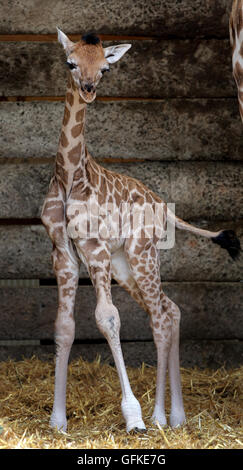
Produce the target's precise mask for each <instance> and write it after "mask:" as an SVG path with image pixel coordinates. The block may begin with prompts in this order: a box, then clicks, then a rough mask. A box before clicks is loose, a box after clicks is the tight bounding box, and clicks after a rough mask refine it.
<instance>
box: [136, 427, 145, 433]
mask: <svg viewBox="0 0 243 470" xmlns="http://www.w3.org/2000/svg"><path fill="white" fill-rule="evenodd" d="M133 431H134V432H135V433H136V434H144V433H145V432H147V429H146V428H138V427H136V428H134V429H133Z"/></svg>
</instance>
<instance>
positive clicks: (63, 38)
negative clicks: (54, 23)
mask: <svg viewBox="0 0 243 470" xmlns="http://www.w3.org/2000/svg"><path fill="white" fill-rule="evenodd" d="M57 34H58V41H59V42H60V43H61V44H62V46H63V48H64V50H65V52H66V54H67V55H69V54H70V52H71V49H72V47H73V45H74V42H72V41H70V39H68V37H67V36H66V34H64V33H63V32H62V31H61V30H60V29H59V28H57Z"/></svg>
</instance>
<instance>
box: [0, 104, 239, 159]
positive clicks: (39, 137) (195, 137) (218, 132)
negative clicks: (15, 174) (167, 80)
mask: <svg viewBox="0 0 243 470" xmlns="http://www.w3.org/2000/svg"><path fill="white" fill-rule="evenodd" d="M63 112H64V104H63V103H62V102H49V103H48V102H38V101H37V102H26V103H23V102H20V103H2V104H1V118H2V132H1V140H0V144H1V145H0V155H1V157H4V158H5V157H9V158H11V157H14V158H18V157H21V158H27V157H38V158H47V157H52V156H54V155H55V154H56V151H57V145H58V140H59V134H60V128H61V123H62V117H63ZM86 142H87V146H88V149H89V151H90V152H91V154H92V155H93V156H94V157H95V158H123V159H131V158H136V159H146V160H166V161H172V160H174V161H175V160H203V161H205V160H241V159H242V155H243V140H242V124H241V121H240V118H239V111H238V104H237V101H236V100H235V99H215V100H214V99H195V100H194V99H192V100H191V99H188V100H184V99H175V100H162V101H156V102H154V101H148V102H146V101H141V100H138V101H137V100H133V101H113V102H98V101H97V102H95V103H93V104H92V105H89V107H88V111H87V125H86ZM10 143H11V145H10Z"/></svg>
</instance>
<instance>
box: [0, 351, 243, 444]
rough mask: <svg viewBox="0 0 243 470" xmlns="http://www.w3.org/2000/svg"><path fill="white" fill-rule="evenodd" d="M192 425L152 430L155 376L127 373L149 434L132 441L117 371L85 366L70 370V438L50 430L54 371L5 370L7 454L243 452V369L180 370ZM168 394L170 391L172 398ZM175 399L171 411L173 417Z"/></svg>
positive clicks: (25, 365) (33, 363) (27, 364)
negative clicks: (21, 451) (160, 450)
mask: <svg viewBox="0 0 243 470" xmlns="http://www.w3.org/2000/svg"><path fill="white" fill-rule="evenodd" d="M181 373H182V386H183V395H184V403H185V411H186V414H187V420H188V421H187V424H185V425H184V426H182V427H181V428H177V429H171V428H170V427H169V426H167V427H165V428H161V427H158V426H156V425H152V424H151V422H150V416H151V415H152V410H153V405H154V396H155V381H156V370H155V368H154V367H149V366H147V365H145V364H142V366H141V368H138V369H132V368H128V375H129V378H130V381H131V385H132V389H133V391H134V394H135V396H136V397H137V398H138V399H139V401H140V404H141V406H142V411H143V417H144V421H145V424H146V426H147V433H145V434H135V433H131V434H127V433H126V431H125V425H124V422H123V418H122V415H121V411H120V402H121V390H120V385H119V380H118V377H117V373H116V370H115V369H114V368H113V367H112V366H110V365H108V364H101V363H100V360H99V358H97V359H96V360H95V361H94V362H93V363H88V362H85V361H83V360H82V359H79V360H76V361H74V362H72V363H71V364H70V365H69V374H68V375H69V376H68V386H67V415H68V432H67V433H62V432H58V431H57V430H52V429H50V427H49V424H48V422H49V418H50V413H51V409H52V402H53V390H54V364H53V363H52V362H51V361H50V362H42V361H40V360H38V359H37V358H35V357H33V358H32V359H28V360H27V359H26V360H23V361H19V362H13V361H7V362H2V363H0V377H1V382H0V448H38V449H40V448H41V449H45V448H46V449H47V448H52V449H62V448H69V449H75V448H79V449H81V448H86V449H107V448H109V449H111V448H121V449H126V448H130V449H133V448H134V449H141V448H144V449H156V448H164V449H166V448H186V449H199V448H200V449H203V448H214V449H215V448H241V449H242V448H243V427H242V424H243V414H242V409H243V408H242V404H243V388H242V383H243V367H241V368H238V369H235V370H230V371H229V370H225V369H224V368H221V369H219V370H217V371H212V370H199V369H181ZM167 392H169V390H168V391H167ZM169 405H170V403H169V393H167V399H166V409H167V410H168V411H169Z"/></svg>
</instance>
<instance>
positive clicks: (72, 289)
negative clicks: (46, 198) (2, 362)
mask: <svg viewBox="0 0 243 470" xmlns="http://www.w3.org/2000/svg"><path fill="white" fill-rule="evenodd" d="M53 264H54V270H55V272H56V277H57V283H58V313H57V319H56V322H55V342H56V367H55V393H54V404H53V410H52V415H51V419H50V425H51V426H52V427H53V428H57V429H58V430H62V431H66V429H67V419H66V384H67V367H68V359H69V354H70V350H71V347H72V344H73V340H74V334H75V323H74V317H73V310H74V302H75V295H76V290H77V285H78V275H79V270H78V264H75V263H74V261H73V260H71V259H70V258H69V257H68V255H67V253H65V252H62V251H60V250H58V249H55V250H54V251H53Z"/></svg>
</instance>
